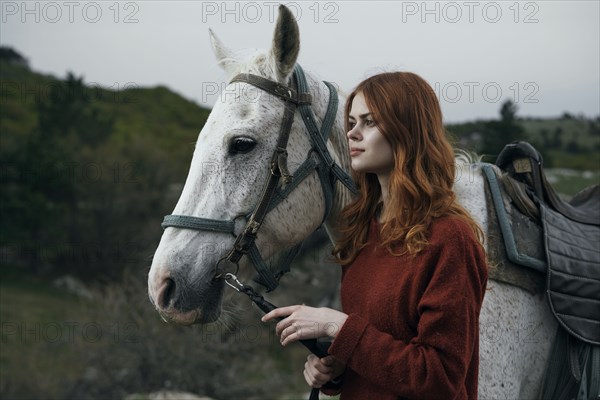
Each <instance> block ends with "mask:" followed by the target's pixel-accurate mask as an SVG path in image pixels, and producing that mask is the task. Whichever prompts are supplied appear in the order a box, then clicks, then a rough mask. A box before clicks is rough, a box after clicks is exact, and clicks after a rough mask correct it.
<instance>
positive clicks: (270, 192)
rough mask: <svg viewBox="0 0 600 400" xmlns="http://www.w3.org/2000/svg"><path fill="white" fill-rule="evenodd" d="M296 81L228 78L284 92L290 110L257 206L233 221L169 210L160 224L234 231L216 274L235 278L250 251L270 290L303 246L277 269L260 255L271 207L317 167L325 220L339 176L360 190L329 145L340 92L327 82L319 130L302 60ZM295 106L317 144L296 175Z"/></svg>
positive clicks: (244, 76)
mask: <svg viewBox="0 0 600 400" xmlns="http://www.w3.org/2000/svg"><path fill="white" fill-rule="evenodd" d="M291 81H292V87H289V86H285V85H282V84H280V83H278V82H275V81H271V80H269V79H266V78H264V77H262V76H258V75H253V74H248V73H242V74H238V75H236V76H235V77H233V79H232V80H231V81H230V82H229V83H234V82H243V83H248V84H250V85H252V86H255V87H257V88H259V89H261V90H263V91H265V92H267V93H269V94H271V95H273V96H276V97H279V98H280V99H282V100H283V101H284V102H285V110H284V113H283V119H282V122H281V126H280V129H279V136H278V139H277V146H276V148H275V150H274V152H273V155H272V157H271V162H270V165H269V170H270V174H269V178H268V179H267V181H266V182H265V184H264V186H263V190H262V194H261V196H260V199H259V201H258V203H257V204H256V206H255V207H254V210H253V211H251V212H250V213H242V214H240V215H238V216H237V217H235V218H234V219H233V220H215V219H208V218H200V217H195V216H187V215H167V216H165V218H164V220H163V222H162V224H161V226H162V228H163V229H166V228H168V227H175V228H183V229H193V230H198V231H212V232H222V233H230V234H232V235H234V236H236V240H235V242H234V244H233V246H232V248H231V249H230V250H229V251H228V252H227V254H226V255H225V256H224V257H222V258H221V259H220V260H219V261H218V262H217V264H216V265H215V275H214V279H227V278H228V277H230V276H229V275H231V276H235V274H236V273H237V271H238V269H239V261H240V259H241V258H242V257H243V256H244V255H247V256H248V257H249V258H250V261H251V263H252V265H253V266H254V269H255V270H256V272H257V274H258V275H257V276H256V278H254V280H255V281H256V282H258V283H259V284H261V285H263V286H264V287H265V288H266V289H267V291H268V292H270V291H272V290H274V289H275V288H276V287H277V286H278V284H279V279H280V278H281V276H283V275H284V274H285V273H286V272H289V270H290V264H291V262H292V261H293V259H294V258H295V256H296V255H297V254H298V252H299V251H300V248H301V246H302V242H300V243H299V244H298V245H296V246H294V247H293V248H292V249H291V250H289V251H288V252H287V254H286V256H285V258H284V261H283V263H282V265H281V266H280V267H279V268H278V271H277V272H276V273H273V272H272V271H271V270H270V269H269V267H268V266H267V264H266V262H265V261H264V259H263V257H262V256H261V254H260V252H259V250H258V248H257V247H256V243H255V241H256V238H257V236H258V232H259V229H260V227H261V226H262V223H263V221H264V218H265V217H266V215H267V214H268V213H269V211H271V210H272V209H274V208H275V207H277V205H279V203H280V202H281V201H282V200H284V199H285V198H286V197H287V196H288V195H289V194H290V193H291V192H292V191H293V190H294V189H295V188H296V187H298V185H299V184H300V183H301V182H302V181H303V180H304V179H305V178H307V177H308V176H309V175H310V174H311V173H312V172H313V171H316V172H317V174H318V176H319V180H320V182H321V187H322V189H323V193H324V196H325V213H324V216H323V219H322V221H321V225H322V224H323V223H324V222H325V220H326V219H327V217H328V216H329V213H330V211H331V207H332V204H333V197H334V193H335V183H336V181H338V180H339V181H340V182H341V183H342V184H343V185H344V186H346V187H347V188H348V189H349V190H350V191H351V192H352V193H354V194H356V193H357V191H356V186H355V184H354V181H353V180H352V177H350V175H348V173H347V172H346V171H344V170H343V169H342V168H341V167H340V166H339V165H338V164H336V163H335V161H334V160H333V158H332V157H331V154H329V150H327V144H326V143H327V140H328V137H329V133H330V131H331V127H332V126H333V123H334V122H335V118H336V114H337V108H338V96H337V91H336V90H335V87H334V86H333V85H332V84H331V83H329V82H324V83H325V85H326V86H327V88H328V89H329V103H328V106H327V112H326V114H325V118H324V119H323V123H322V125H321V128H320V129H319V127H318V126H317V123H316V120H315V116H314V113H313V111H312V109H311V107H310V105H311V104H312V96H311V94H310V93H309V92H308V84H307V81H306V77H305V75H304V71H303V70H302V68H301V67H300V65H299V64H296V66H295V68H294V73H293V75H292V79H291ZM296 109H298V110H299V112H300V114H301V116H302V120H303V121H304V124H305V126H306V128H307V130H308V133H309V136H310V139H311V142H312V149H311V151H310V152H309V154H308V157H307V159H306V160H305V161H304V162H303V163H302V165H300V167H299V168H298V169H297V170H296V172H295V173H294V174H293V175H291V174H290V172H289V170H288V166H287V157H288V153H287V143H288V139H289V135H290V132H291V128H292V124H293V121H294V114H295V111H296ZM280 179H283V185H282V186H280V185H279V181H280ZM241 218H243V219H246V221H247V222H246V224H245V226H244V228H243V230H242V231H241V232H239V233H236V222H237V220H238V219H241ZM223 262H229V263H231V264H233V265H235V271H234V272H233V273H229V275H228V273H227V272H226V271H225V270H224V269H222V268H221V267H220V264H221V263H223ZM230 286H231V285H230Z"/></svg>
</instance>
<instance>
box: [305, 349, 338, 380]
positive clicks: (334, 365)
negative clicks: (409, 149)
mask: <svg viewBox="0 0 600 400" xmlns="http://www.w3.org/2000/svg"><path fill="white" fill-rule="evenodd" d="M345 369H346V366H345V365H344V364H342V363H341V362H339V361H338V360H337V359H335V358H334V357H333V356H327V357H323V358H319V357H317V356H315V355H314V354H310V355H309V356H308V358H307V360H306V363H305V364H304V379H305V380H306V383H308V385H309V386H310V387H313V388H320V387H321V386H323V385H324V384H326V383H327V382H329V381H331V380H333V379H335V378H337V377H338V376H340V375H341V374H343V373H344V370H345Z"/></svg>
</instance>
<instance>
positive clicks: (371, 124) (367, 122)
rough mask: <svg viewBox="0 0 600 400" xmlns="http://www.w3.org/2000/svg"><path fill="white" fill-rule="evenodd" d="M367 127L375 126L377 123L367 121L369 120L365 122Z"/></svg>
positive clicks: (370, 120)
mask: <svg viewBox="0 0 600 400" xmlns="http://www.w3.org/2000/svg"><path fill="white" fill-rule="evenodd" d="M365 125H367V126H373V125H375V121H373V120H372V119H367V120H365Z"/></svg>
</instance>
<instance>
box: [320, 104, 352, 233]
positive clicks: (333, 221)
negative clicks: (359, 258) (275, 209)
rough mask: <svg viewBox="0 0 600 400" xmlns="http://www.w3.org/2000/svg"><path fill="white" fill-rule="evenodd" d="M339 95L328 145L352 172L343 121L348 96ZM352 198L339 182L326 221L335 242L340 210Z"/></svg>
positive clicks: (336, 157) (328, 231)
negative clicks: (338, 103) (335, 116)
mask: <svg viewBox="0 0 600 400" xmlns="http://www.w3.org/2000/svg"><path fill="white" fill-rule="evenodd" d="M339 97H340V106H339V108H338V115H337V118H336V121H335V123H334V125H333V127H332V131H331V135H330V138H329V141H328V142H327V147H328V149H329V152H330V153H331V156H332V157H333V159H334V160H335V162H336V163H337V164H338V165H339V166H340V167H341V168H342V169H343V170H344V171H346V172H347V173H348V174H350V151H349V148H348V140H347V139H346V133H345V130H344V123H343V115H344V111H343V107H344V104H345V102H346V98H345V96H344V95H343V94H341V93H340V95H339ZM351 200H352V193H351V192H350V191H349V190H348V188H346V187H345V186H344V185H343V184H342V183H340V182H337V183H336V187H335V195H334V198H333V204H332V207H331V211H330V213H329V217H328V218H327V220H326V221H325V229H326V230H327V234H328V235H329V238H330V239H331V241H332V242H333V243H334V244H336V243H337V242H338V239H339V232H338V230H337V224H338V222H339V220H340V218H339V215H340V212H341V211H342V209H343V208H344V207H345V206H346V205H348V203H350V201H351Z"/></svg>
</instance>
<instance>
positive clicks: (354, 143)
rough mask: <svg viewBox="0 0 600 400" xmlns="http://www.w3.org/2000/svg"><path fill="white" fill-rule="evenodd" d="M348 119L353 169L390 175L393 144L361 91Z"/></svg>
mask: <svg viewBox="0 0 600 400" xmlns="http://www.w3.org/2000/svg"><path fill="white" fill-rule="evenodd" d="M348 120H349V121H348V122H349V126H350V131H349V132H348V133H347V134H346V135H347V136H348V145H349V147H350V157H351V159H352V169H353V170H355V171H357V172H364V173H373V174H376V175H378V176H380V175H381V176H389V174H390V172H391V171H392V169H393V168H394V153H393V151H392V146H391V145H390V143H389V142H388V141H387V139H386V138H385V137H384V136H383V134H381V132H380V131H379V129H378V128H377V121H374V120H373V116H372V115H371V112H370V111H369V109H368V107H367V103H366V102H365V98H364V96H363V94H362V93H361V92H358V93H357V94H356V96H354V99H352V108H351V109H350V113H349V115H348Z"/></svg>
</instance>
